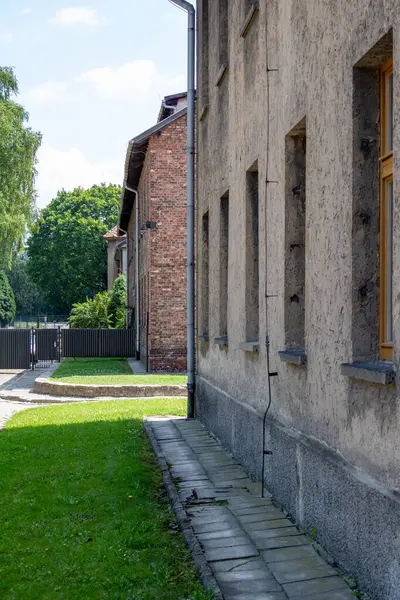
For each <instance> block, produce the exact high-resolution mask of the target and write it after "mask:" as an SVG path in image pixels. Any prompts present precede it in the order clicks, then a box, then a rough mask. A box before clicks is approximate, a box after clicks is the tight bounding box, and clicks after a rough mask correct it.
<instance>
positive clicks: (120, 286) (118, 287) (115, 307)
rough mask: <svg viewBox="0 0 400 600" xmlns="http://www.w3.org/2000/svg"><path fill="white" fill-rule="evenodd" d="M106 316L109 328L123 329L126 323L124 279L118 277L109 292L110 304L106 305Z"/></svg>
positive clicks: (122, 276) (123, 277)
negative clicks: (108, 320)
mask: <svg viewBox="0 0 400 600" xmlns="http://www.w3.org/2000/svg"><path fill="white" fill-rule="evenodd" d="M108 316H109V319H110V326H111V327H114V328H117V329H124V327H125V323H126V278H125V275H120V276H119V277H117V279H116V280H115V281H114V286H113V289H112V292H111V297H110V304H109V305H108Z"/></svg>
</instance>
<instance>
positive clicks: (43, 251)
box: [27, 184, 121, 314]
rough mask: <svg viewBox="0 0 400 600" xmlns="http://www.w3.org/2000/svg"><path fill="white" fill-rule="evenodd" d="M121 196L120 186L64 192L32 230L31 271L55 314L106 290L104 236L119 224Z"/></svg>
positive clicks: (46, 210)
mask: <svg viewBox="0 0 400 600" xmlns="http://www.w3.org/2000/svg"><path fill="white" fill-rule="evenodd" d="M120 195H121V188H120V187H119V186H117V185H108V186H107V185H105V184H102V185H101V186H97V185H94V186H93V187H91V188H90V189H89V190H83V189H82V188H76V189H74V190H73V191H72V192H66V191H64V190H62V191H61V192H58V194H57V196H56V198H54V200H52V201H51V202H50V204H49V205H48V206H46V208H45V209H43V211H42V212H41V213H40V215H39V217H38V219H37V221H36V222H35V223H34V225H33V226H32V228H31V236H30V237H29V239H28V243H27V252H28V269H29V273H30V274H31V277H32V279H33V281H35V283H36V284H37V285H38V286H39V287H40V288H41V290H42V291H43V295H44V298H45V300H46V302H47V303H48V305H49V306H51V307H52V309H53V311H54V312H55V313H57V314H67V313H69V312H70V310H71V307H72V304H73V303H76V302H84V301H85V300H86V298H93V296H95V295H96V294H97V292H99V291H102V290H104V289H105V288H106V279H107V243H106V241H105V240H104V238H103V235H104V234H105V233H106V232H107V231H108V230H109V229H111V227H113V226H114V225H115V223H116V222H117V221H118V212H119V200H120Z"/></svg>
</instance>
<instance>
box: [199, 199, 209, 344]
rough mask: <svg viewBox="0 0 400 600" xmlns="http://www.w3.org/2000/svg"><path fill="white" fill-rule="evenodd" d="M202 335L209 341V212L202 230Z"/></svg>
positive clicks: (205, 215)
mask: <svg viewBox="0 0 400 600" xmlns="http://www.w3.org/2000/svg"><path fill="white" fill-rule="evenodd" d="M201 237H202V239H201V244H202V265H201V335H202V336H203V337H204V338H206V339H208V333H209V332H208V328H209V252H210V251H209V230H208V211H207V212H206V213H205V214H204V215H203V220H202V229H201Z"/></svg>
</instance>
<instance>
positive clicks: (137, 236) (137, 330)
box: [124, 185, 140, 360]
mask: <svg viewBox="0 0 400 600" xmlns="http://www.w3.org/2000/svg"><path fill="white" fill-rule="evenodd" d="M124 187H125V189H126V190H127V191H128V192H131V193H132V194H135V295H136V301H135V304H136V311H135V316H136V344H135V346H136V356H135V358H136V360H140V293H139V194H138V191H137V190H134V189H133V188H130V187H128V186H127V185H125V186H124Z"/></svg>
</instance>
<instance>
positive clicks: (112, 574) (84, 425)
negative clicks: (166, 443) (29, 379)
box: [0, 400, 209, 600]
mask: <svg viewBox="0 0 400 600" xmlns="http://www.w3.org/2000/svg"><path fill="white" fill-rule="evenodd" d="M183 412H184V401H181V400H162V401H160V400H157V401H156V400H148V401H145V402H138V401H118V402H100V403H95V404H89V403H87V404H80V405H65V406H61V407H60V406H57V407H46V408H40V409H32V410H28V411H25V412H24V413H20V414H18V415H17V416H15V417H14V418H13V419H12V420H11V421H10V422H9V424H8V426H7V428H6V429H5V430H4V431H3V432H1V433H0V518H1V523H2V529H1V533H0V597H1V598H2V600H14V599H15V600H20V599H22V598H23V599H24V600H34V599H35V600H37V599H40V600H47V599H53V598H54V599H61V598H62V599H63V600H64V599H65V600H78V599H79V600H82V599H88V600H89V599H95V598H105V599H113V600H114V599H115V600H116V599H118V600H119V599H121V600H122V599H124V600H150V599H156V598H163V599H165V600H169V599H170V600H177V599H180V598H193V599H195V598H196V599H199V600H200V599H206V598H208V597H209V595H207V594H205V593H203V592H202V591H201V588H200V585H199V584H198V582H197V579H196V574H195V570H194V566H193V563H192V561H191V559H190V556H189V554H188V551H187V549H186V547H185V544H184V542H183V538H182V537H181V535H180V533H178V532H177V528H176V524H175V519H174V516H173V513H172V510H171V508H170V505H169V503H168V500H167V498H166V497H165V495H164V492H163V490H162V487H161V477H160V473H159V469H158V465H157V463H156V460H155V457H154V455H153V453H152V451H151V447H150V444H149V442H148V440H147V437H146V435H145V433H144V430H143V426H142V422H141V421H142V417H143V416H144V415H145V414H147V415H149V414H160V415H161V414H178V415H179V414H183Z"/></svg>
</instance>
